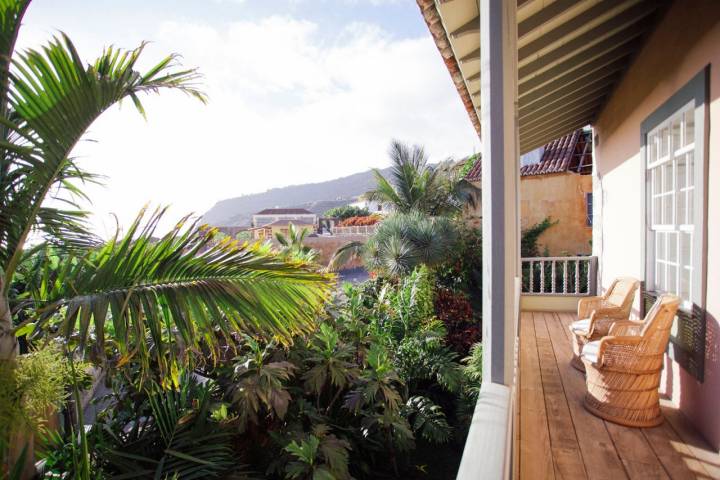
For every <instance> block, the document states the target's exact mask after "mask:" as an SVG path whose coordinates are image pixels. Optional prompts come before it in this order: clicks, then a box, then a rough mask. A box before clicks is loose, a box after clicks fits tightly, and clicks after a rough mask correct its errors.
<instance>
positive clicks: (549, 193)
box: [465, 173, 593, 256]
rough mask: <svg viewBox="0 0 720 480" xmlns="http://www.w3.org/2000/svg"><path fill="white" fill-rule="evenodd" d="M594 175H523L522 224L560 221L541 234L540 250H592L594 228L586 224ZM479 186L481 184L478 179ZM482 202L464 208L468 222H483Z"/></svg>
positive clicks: (553, 253)
mask: <svg viewBox="0 0 720 480" xmlns="http://www.w3.org/2000/svg"><path fill="white" fill-rule="evenodd" d="M592 183H593V182H592V177H591V176H589V175H578V174H575V173H558V174H553V175H536V176H526V177H521V179H520V226H521V228H522V229H526V228H528V227H531V226H533V225H535V224H537V223H539V222H542V221H543V220H544V219H545V218H546V217H550V218H551V219H552V220H553V221H557V222H558V223H557V224H556V225H554V226H552V227H550V228H549V229H548V230H546V231H545V232H544V233H543V234H542V235H541V236H540V238H539V240H538V245H539V247H540V252H541V253H544V251H545V248H547V252H548V254H549V255H551V256H561V255H563V256H564V255H588V254H590V252H591V250H592V247H591V242H590V240H591V238H592V228H591V227H588V226H587V225H586V211H585V194H586V193H589V192H592ZM476 186H478V187H479V186H480V184H479V182H477V183H476ZM480 212H481V208H480V204H479V202H478V203H477V205H475V208H468V209H467V210H466V212H465V217H466V223H467V224H468V225H471V226H474V227H476V228H478V227H479V226H480V223H481V221H480Z"/></svg>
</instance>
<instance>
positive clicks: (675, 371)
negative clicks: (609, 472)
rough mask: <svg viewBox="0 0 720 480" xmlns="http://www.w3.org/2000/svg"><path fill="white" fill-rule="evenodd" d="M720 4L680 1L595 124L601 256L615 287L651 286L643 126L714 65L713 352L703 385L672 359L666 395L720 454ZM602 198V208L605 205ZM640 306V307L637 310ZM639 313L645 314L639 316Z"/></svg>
mask: <svg viewBox="0 0 720 480" xmlns="http://www.w3.org/2000/svg"><path fill="white" fill-rule="evenodd" d="M719 21H720V2H717V1H713V0H687V1H682V2H681V1H678V2H675V3H674V4H673V6H672V7H670V9H669V10H668V12H667V13H666V15H665V16H664V18H663V19H662V20H661V22H660V23H659V25H658V27H657V28H656V30H655V31H654V32H653V33H652V34H651V36H650V37H649V38H648V40H647V43H646V45H645V46H644V48H643V50H642V51H641V52H640V54H639V55H638V56H637V58H636V61H635V62H634V64H633V65H632V66H631V67H630V69H629V70H628V72H627V73H626V75H625V77H624V78H623V80H622V82H621V83H620V84H619V85H618V87H617V89H616V90H615V92H614V94H613V96H612V98H611V99H610V101H609V102H608V104H607V106H606V107H605V109H604V110H603V112H602V113H601V114H600V116H599V117H598V120H597V122H596V124H595V125H594V128H595V133H596V135H597V142H596V145H595V149H594V152H595V173H594V177H595V178H594V180H595V181H594V187H595V214H596V216H595V220H594V224H595V232H594V240H593V249H594V254H595V255H597V256H598V257H600V282H601V285H602V287H603V288H607V287H608V285H609V284H610V282H611V281H612V279H613V278H614V277H616V276H619V275H633V276H636V277H638V278H641V279H643V278H644V275H645V259H644V258H643V250H642V248H643V239H644V212H643V198H642V185H643V182H644V181H645V180H644V168H643V167H644V166H643V165H642V160H641V155H640V124H641V122H643V121H644V120H645V119H646V118H647V117H648V116H649V115H650V114H651V113H652V112H653V111H655V110H656V109H657V108H658V107H660V106H661V105H662V104H663V103H664V102H666V101H667V100H668V99H669V98H670V97H671V96H672V95H673V94H675V93H676V92H677V91H678V90H679V89H680V88H681V87H682V86H684V85H685V84H686V83H687V82H688V81H689V80H691V79H692V78H693V77H694V76H695V75H696V74H697V73H698V72H700V71H701V70H702V69H703V68H704V67H706V66H707V65H708V64H710V66H711V67H710V97H709V99H710V106H709V110H710V119H709V124H708V125H706V129H707V131H708V133H709V151H708V162H709V163H708V185H707V187H708V188H707V191H708V201H707V205H708V208H707V218H708V220H707V227H708V229H707V230H708V231H707V235H708V236H707V245H708V250H707V258H706V265H707V283H706V285H707V292H708V293H710V295H707V302H706V309H707V346H706V357H705V362H706V363H705V381H704V383H700V382H698V381H696V380H695V379H694V378H693V377H691V376H690V375H689V374H688V373H687V372H685V371H684V370H683V369H682V368H681V367H679V366H678V365H677V364H676V363H674V362H672V361H671V360H670V359H668V358H666V369H665V371H664V373H663V389H664V390H665V392H666V393H667V394H668V395H669V396H670V397H671V398H672V399H673V401H674V402H676V403H677V404H678V405H679V407H680V409H681V410H682V411H683V412H684V413H685V414H686V415H687V416H688V417H689V418H690V420H691V421H692V422H693V423H694V424H695V426H696V427H697V428H698V430H699V431H700V432H702V433H703V435H704V436H705V437H706V439H707V440H708V441H709V442H710V443H711V444H712V445H713V446H714V447H715V448H716V449H718V448H720V409H718V401H720V355H719V353H720V352H719V351H718V338H719V335H720V328H719V327H718V320H720V295H717V293H716V292H718V291H720V133H719V132H718V130H717V129H716V128H715V125H716V124H717V123H718V122H720V23H719ZM601 199H602V201H601ZM636 307H637V303H636ZM636 313H637V309H636Z"/></svg>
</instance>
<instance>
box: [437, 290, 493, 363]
mask: <svg viewBox="0 0 720 480" xmlns="http://www.w3.org/2000/svg"><path fill="white" fill-rule="evenodd" d="M435 315H436V316H437V318H438V319H439V320H442V322H443V323H444V324H445V328H446V329H447V336H446V338H445V341H446V343H447V345H448V346H449V347H450V348H452V349H453V350H454V351H456V352H457V353H459V354H460V355H461V356H463V357H465V356H467V355H468V353H469V351H470V347H472V346H473V344H475V343H477V342H479V341H480V340H481V337H482V332H481V328H480V326H481V323H480V322H479V321H478V320H476V319H475V318H474V317H473V310H472V306H471V305H470V301H469V300H468V298H467V296H466V295H465V294H464V293H462V292H455V291H453V290H450V289H448V288H438V290H437V291H436V292H435Z"/></svg>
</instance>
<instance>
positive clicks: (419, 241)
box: [329, 211, 457, 277]
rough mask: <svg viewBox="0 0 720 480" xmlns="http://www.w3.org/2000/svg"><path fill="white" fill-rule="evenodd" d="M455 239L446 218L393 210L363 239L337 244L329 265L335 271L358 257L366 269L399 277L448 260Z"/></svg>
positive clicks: (453, 231) (454, 233)
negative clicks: (342, 244) (337, 247)
mask: <svg viewBox="0 0 720 480" xmlns="http://www.w3.org/2000/svg"><path fill="white" fill-rule="evenodd" d="M456 240H457V231H456V227H455V225H454V223H453V222H452V220H451V219H449V218H447V217H429V216H427V215H424V214H422V213H420V212H417V211H411V212H409V213H395V214H393V215H390V216H389V217H388V218H387V219H385V220H384V221H383V222H382V223H381V224H380V226H379V227H378V228H377V230H376V231H375V234H374V235H372V236H371V237H370V238H368V240H367V241H366V242H364V243H363V242H359V241H357V242H350V243H348V244H346V245H344V246H342V247H340V248H339V249H338V250H337V251H336V252H335V254H334V255H333V258H332V259H331V260H330V264H329V268H330V269H331V270H336V269H339V268H341V267H342V266H343V265H345V264H347V263H348V262H349V261H350V260H352V259H354V258H361V259H362V260H363V262H364V263H365V265H366V267H367V268H368V269H369V270H371V271H374V272H377V273H380V274H384V275H388V276H391V277H398V276H400V275H406V274H408V273H410V272H411V271H413V270H414V269H415V268H416V267H417V266H420V265H426V266H436V265H439V264H440V263H442V262H443V261H445V260H446V259H447V256H448V254H449V252H450V251H451V249H452V247H453V245H454V244H455V242H456Z"/></svg>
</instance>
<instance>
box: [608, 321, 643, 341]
mask: <svg viewBox="0 0 720 480" xmlns="http://www.w3.org/2000/svg"><path fill="white" fill-rule="evenodd" d="M642 327H643V323H642V322H636V321H635V320H621V321H618V322H614V323H613V324H612V325H611V326H610V330H609V331H608V335H610V336H613V337H635V336H638V335H640V333H641V332H642Z"/></svg>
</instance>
